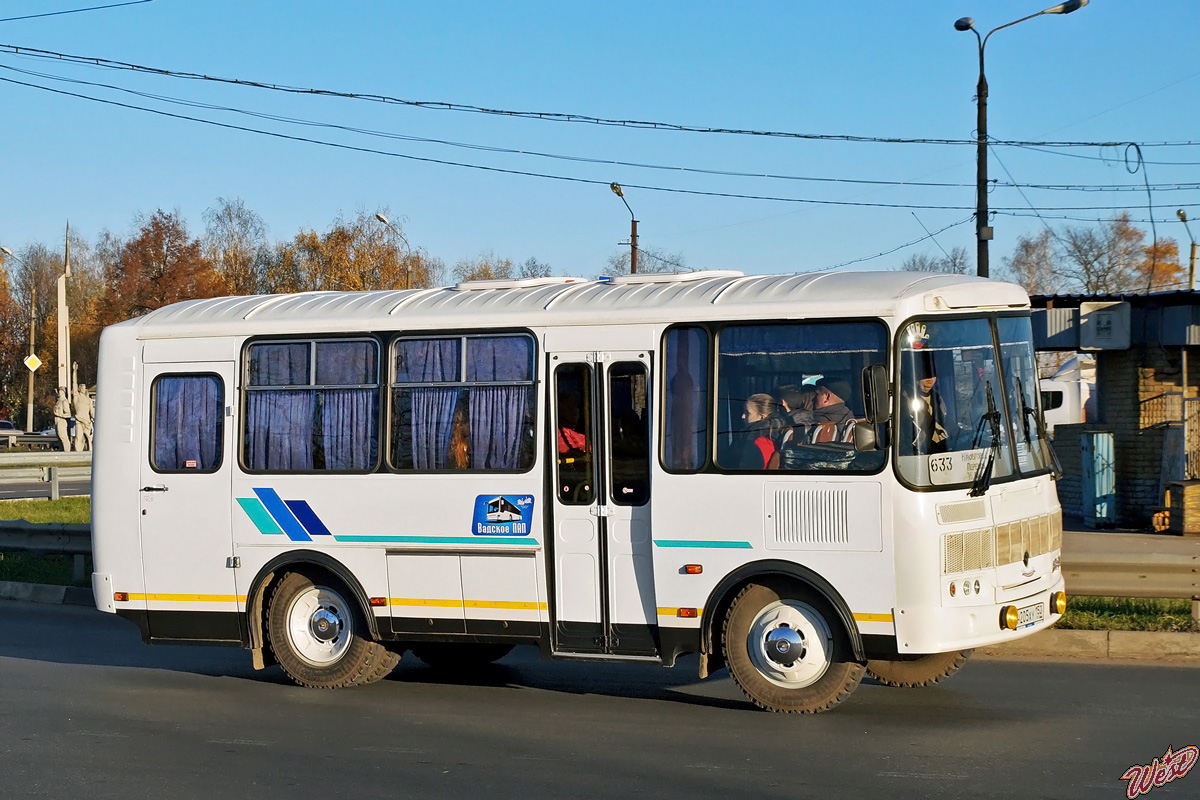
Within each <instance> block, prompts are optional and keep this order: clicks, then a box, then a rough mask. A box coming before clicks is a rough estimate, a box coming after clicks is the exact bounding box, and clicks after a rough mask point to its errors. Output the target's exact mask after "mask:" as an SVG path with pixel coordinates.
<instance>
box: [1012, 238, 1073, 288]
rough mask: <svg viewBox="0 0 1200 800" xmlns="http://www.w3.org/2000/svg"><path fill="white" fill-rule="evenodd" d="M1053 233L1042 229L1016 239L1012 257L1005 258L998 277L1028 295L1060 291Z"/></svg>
mask: <svg viewBox="0 0 1200 800" xmlns="http://www.w3.org/2000/svg"><path fill="white" fill-rule="evenodd" d="M1057 268H1058V267H1057V256H1056V254H1055V251H1054V233H1053V232H1052V231H1051V230H1050V229H1049V228H1043V229H1042V230H1041V231H1039V232H1038V234H1037V235H1036V236H1024V235H1022V236H1018V237H1017V246H1016V248H1015V249H1014V250H1013V252H1012V255H1009V256H1006V257H1005V259H1004V266H1003V267H1002V268H1001V269H1000V271H999V274H998V275H997V277H999V278H1001V279H1003V280H1006V281H1011V282H1012V283H1016V284H1019V285H1020V286H1022V287H1024V289H1025V291H1026V292H1028V293H1029V294H1052V293H1054V292H1056V291H1059V289H1060V288H1061V287H1060V286H1059V278H1058V277H1057V276H1056V275H1055V272H1056V270H1057Z"/></svg>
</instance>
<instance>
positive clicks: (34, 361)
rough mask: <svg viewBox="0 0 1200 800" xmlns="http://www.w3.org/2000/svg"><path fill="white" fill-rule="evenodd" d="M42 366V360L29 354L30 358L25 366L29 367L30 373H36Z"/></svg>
mask: <svg viewBox="0 0 1200 800" xmlns="http://www.w3.org/2000/svg"><path fill="white" fill-rule="evenodd" d="M41 365H42V360H41V359H40V358H38V357H37V356H35V355H33V354H32V353H30V354H29V358H27V359H25V366H27V367H29V371H30V372H36V371H37V368H38V367H40V366H41Z"/></svg>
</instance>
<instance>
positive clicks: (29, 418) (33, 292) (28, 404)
mask: <svg viewBox="0 0 1200 800" xmlns="http://www.w3.org/2000/svg"><path fill="white" fill-rule="evenodd" d="M0 252H2V253H4V255H6V256H8V257H9V258H16V259H17V263H18V264H20V265H21V266H23V267H25V269H29V265H27V264H26V263H25V262H24V261H22V260H21V259H19V258H17V256H16V254H15V253H13V251H12V250H9V249H8V248H7V247H0ZM1193 252H1194V251H1193ZM36 300H37V286H35V285H33V284H32V283H31V284H30V286H29V356H30V357H31V358H35V357H36V354H35V352H34V348H33V342H34V331H35V329H36V325H37V317H36V315H35V311H36ZM26 366H29V365H28V364H26ZM25 430H26V431H28V432H29V433H33V370H32V369H30V370H29V396H28V398H27V399H26V401H25Z"/></svg>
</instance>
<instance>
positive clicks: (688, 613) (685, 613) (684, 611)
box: [677, 608, 696, 617]
mask: <svg viewBox="0 0 1200 800" xmlns="http://www.w3.org/2000/svg"><path fill="white" fill-rule="evenodd" d="M677 613H678V614H679V616H681V617H695V616H696V609H694V608H681V609H679V611H678V612H677Z"/></svg>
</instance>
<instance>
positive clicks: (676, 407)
mask: <svg viewBox="0 0 1200 800" xmlns="http://www.w3.org/2000/svg"><path fill="white" fill-rule="evenodd" d="M666 350H667V353H666V373H667V392H666V426H665V436H664V442H663V450H664V453H663V455H664V460H665V461H666V463H667V466H669V467H671V468H672V469H685V470H690V469H699V468H700V467H701V466H703V465H704V459H705V457H706V456H707V453H706V452H705V439H707V438H708V423H707V420H706V416H707V414H708V334H707V333H706V332H705V331H704V330H703V329H702V328H676V329H674V330H672V331H671V332H670V333H669V334H667V347H666Z"/></svg>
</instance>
